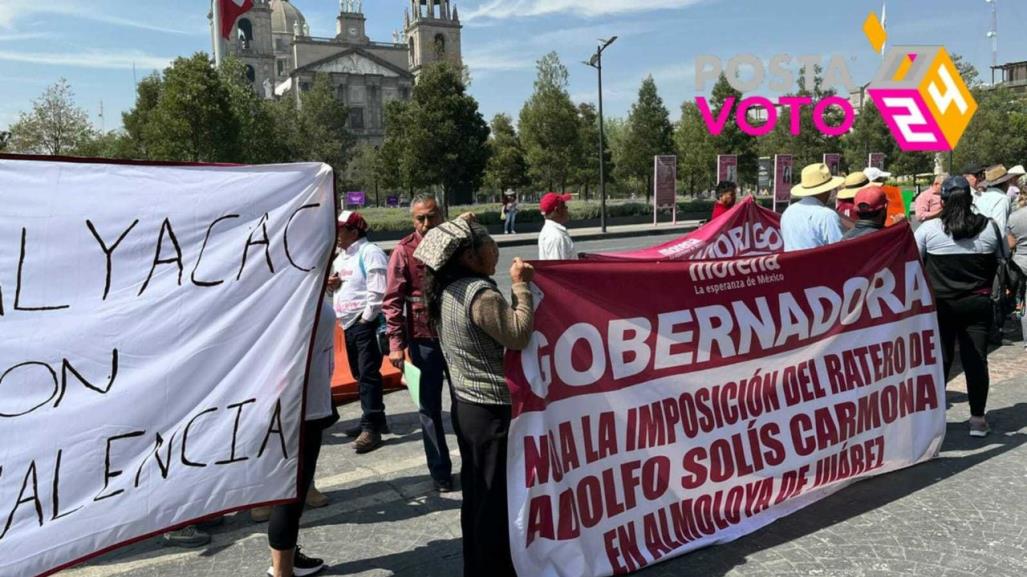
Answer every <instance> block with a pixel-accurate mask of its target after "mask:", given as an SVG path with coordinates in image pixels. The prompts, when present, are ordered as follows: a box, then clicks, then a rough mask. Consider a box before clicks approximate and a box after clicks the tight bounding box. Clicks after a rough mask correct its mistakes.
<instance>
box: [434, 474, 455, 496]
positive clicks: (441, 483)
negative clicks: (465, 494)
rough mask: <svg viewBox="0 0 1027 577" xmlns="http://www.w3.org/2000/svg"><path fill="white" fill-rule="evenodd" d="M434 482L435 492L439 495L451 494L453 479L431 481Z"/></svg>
mask: <svg viewBox="0 0 1027 577" xmlns="http://www.w3.org/2000/svg"><path fill="white" fill-rule="evenodd" d="M433 481H434V482H435V490H436V491H438V492H439V493H452V492H453V478H452V477H450V478H448V479H433Z"/></svg>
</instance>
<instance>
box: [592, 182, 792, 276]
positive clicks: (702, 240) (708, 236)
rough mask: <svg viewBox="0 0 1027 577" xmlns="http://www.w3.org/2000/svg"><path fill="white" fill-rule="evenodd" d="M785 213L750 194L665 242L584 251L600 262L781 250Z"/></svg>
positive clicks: (684, 257) (702, 256) (737, 255)
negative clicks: (693, 228) (707, 220)
mask: <svg viewBox="0 0 1027 577" xmlns="http://www.w3.org/2000/svg"><path fill="white" fill-rule="evenodd" d="M783 249H784V243H783V241H782V239H781V215H779V214H777V213H775V212H774V211H772V210H768V209H766V208H763V207H762V206H760V205H759V203H757V202H756V200H755V199H754V198H753V197H751V196H747V197H745V198H743V199H742V200H740V201H739V202H738V204H736V205H735V206H734V207H732V208H731V210H729V211H727V212H725V213H724V214H722V215H720V216H719V217H717V218H716V219H715V220H712V221H710V222H708V223H706V224H705V225H703V226H702V227H700V228H699V229H697V230H694V231H692V232H690V233H688V234H686V235H684V236H682V237H679V238H676V239H674V240H672V241H669V242H665V243H663V244H660V245H657V246H653V247H649V248H643V249H640V250H629V251H623V252H603V253H582V254H581V258H582V259H586V260H599V261H630V260H695V259H704V258H731V257H739V256H758V255H764V254H771V253H775V252H781V251H782V250H783Z"/></svg>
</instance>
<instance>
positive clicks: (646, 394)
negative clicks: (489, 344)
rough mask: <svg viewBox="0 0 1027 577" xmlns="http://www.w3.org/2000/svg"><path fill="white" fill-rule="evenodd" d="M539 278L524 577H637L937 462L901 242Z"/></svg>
mask: <svg viewBox="0 0 1027 577" xmlns="http://www.w3.org/2000/svg"><path fill="white" fill-rule="evenodd" d="M535 266H536V271H537V272H536V276H535V281H534V286H533V292H534V293H535V296H536V307H537V309H536V312H535V328H534V334H533V335H532V339H531V342H530V344H529V346H528V347H527V348H526V349H525V350H524V351H522V352H519V353H514V352H511V353H509V354H508V356H507V359H506V370H507V384H508V385H509V387H510V390H511V391H512V395H513V422H512V424H511V428H510V435H509V447H508V451H509V455H510V461H509V463H508V467H507V471H508V473H507V475H508V486H509V498H508V503H509V513H510V519H511V547H512V551H513V559H514V562H515V564H516V567H517V572H518V574H520V575H532V576H533V577H557V576H560V575H581V576H589V577H592V576H606V575H619V574H626V573H631V572H634V571H637V570H639V569H641V568H643V567H647V566H649V565H652V564H653V563H656V562H659V561H662V560H666V559H669V558H672V557H675V556H678V555H682V554H684V553H686V552H688V551H692V550H694V549H697V548H700V547H705V546H708V545H713V544H716V543H724V542H728V541H731V540H734V539H737V538H739V537H741V536H743V535H746V534H748V533H751V532H753V531H755V530H757V529H759V528H761V527H764V526H766V525H768V524H769V523H771V522H773V521H774V520H776V519H778V518H780V517H782V516H784V515H788V514H790V513H792V512H794V511H797V510H799V509H801V508H803V507H806V506H808V505H810V504H812V503H814V502H816V501H818V500H820V499H822V498H824V497H826V496H827V495H830V494H831V493H833V492H835V491H837V490H839V489H841V488H842V487H844V486H846V485H848V484H850V483H852V482H854V481H855V480H858V479H862V478H866V477H869V476H874V475H879V474H882V473H886V472H889V471H894V470H897V469H901V468H904V467H908V466H910V465H912V464H915V463H918V462H922V461H925V460H928V459H930V458H932V457H933V456H935V455H936V454H937V452H938V450H939V448H940V446H941V442H942V439H943V437H944V433H945V403H944V386H945V383H944V378H943V375H942V368H941V366H942V360H941V343H940V337H939V335H938V324H937V315H936V312H935V304H934V297H933V294H932V292H931V288H930V286H929V284H928V282H927V279H926V278H925V275H924V270H923V266H922V263H921V260H920V256H919V253H918V251H917V248H916V245H915V243H914V241H913V235H912V232H911V230H910V229H909V227H908V226H904V227H893V228H890V229H887V230H885V231H882V232H880V233H876V234H873V235H867V236H864V237H862V238H859V239H855V240H851V241H846V242H843V243H839V244H835V245H832V246H830V247H824V248H819V249H814V250H809V251H800V252H794V253H779V254H773V255H768V256H762V257H750V258H743V259H734V260H716V261H709V260H708V261H688V262H630V263H604V264H603V265H602V266H597V265H596V264H595V263H581V262H561V263H549V262H540V263H537V264H535ZM582 287H588V298H582Z"/></svg>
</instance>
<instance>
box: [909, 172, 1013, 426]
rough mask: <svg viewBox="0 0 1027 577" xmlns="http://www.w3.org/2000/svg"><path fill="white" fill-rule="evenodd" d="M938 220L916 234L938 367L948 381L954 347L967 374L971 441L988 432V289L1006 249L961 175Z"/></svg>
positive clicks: (951, 184)
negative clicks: (936, 336)
mask: <svg viewBox="0 0 1027 577" xmlns="http://www.w3.org/2000/svg"><path fill="white" fill-rule="evenodd" d="M942 202H943V203H944V204H943V207H942V211H941V217H940V218H937V219H933V220H929V221H927V222H926V223H924V224H923V225H921V226H920V228H918V229H917V230H916V234H915V236H916V243H917V246H918V247H919V249H920V255H921V256H922V257H924V263H925V267H926V270H927V277H928V279H929V280H930V282H931V285H932V286H933V287H934V294H935V296H936V297H937V300H938V302H937V308H938V324H939V330H940V331H941V342H942V354H943V363H944V367H945V375H946V378H947V377H948V373H949V369H950V368H951V367H952V360H953V354H954V352H955V351H954V349H955V343H956V342H957V341H958V342H959V356H960V360H961V361H962V363H963V371H964V372H965V373H966V388H967V397H969V400H970V422H969V426H970V436H972V437H985V436H987V435H988V433H989V431H990V429H989V426H988V421H987V418H986V416H985V410H986V407H987V403H988V388H989V387H990V378H989V376H988V337H989V335H990V334H991V331H992V328H993V326H994V322H995V317H994V315H992V299H991V290H992V283H993V281H994V279H995V273H996V271H997V270H998V262H999V258H1000V257H1002V256H1008V254H1009V245H1008V244H1007V242H1006V236H1005V234H1003V233H1001V232H1000V230H999V226H998V225H997V224H996V223H995V222H994V221H992V220H990V219H988V218H987V217H984V216H981V215H979V214H977V213H976V212H975V211H974V210H973V196H972V193H971V191H970V183H969V182H968V181H967V180H966V179H965V178H963V177H962V176H956V177H952V178H949V179H948V180H946V181H945V183H944V184H943V185H942Z"/></svg>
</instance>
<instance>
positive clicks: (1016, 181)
mask: <svg viewBox="0 0 1027 577" xmlns="http://www.w3.org/2000/svg"><path fill="white" fill-rule="evenodd" d="M1009 174H1012V175H1013V181H1012V182H1010V183H1009V191H1008V192H1007V193H1006V194H1007V196H1009V202H1011V203H1015V202H1016V199H1017V198H1019V196H1020V179H1021V178H1023V176H1024V175H1025V174H1027V169H1024V167H1023V165H1022V164H1017V165H1016V166H1014V167H1013V168H1010V169H1009Z"/></svg>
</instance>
